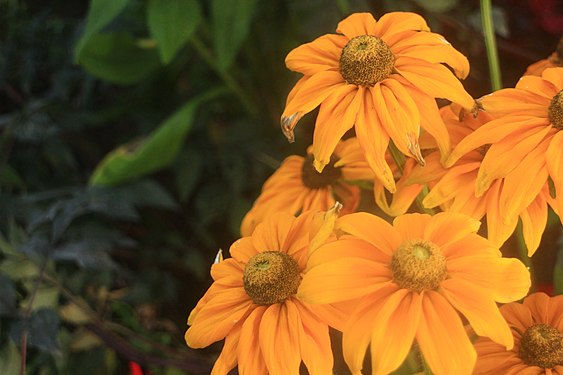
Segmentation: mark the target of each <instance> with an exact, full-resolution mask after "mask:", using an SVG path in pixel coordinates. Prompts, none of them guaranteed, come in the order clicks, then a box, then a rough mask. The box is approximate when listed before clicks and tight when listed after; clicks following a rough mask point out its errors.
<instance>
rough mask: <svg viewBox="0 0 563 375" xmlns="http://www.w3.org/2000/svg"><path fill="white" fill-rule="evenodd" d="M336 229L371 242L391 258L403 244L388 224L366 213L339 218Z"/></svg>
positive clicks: (395, 231)
mask: <svg viewBox="0 0 563 375" xmlns="http://www.w3.org/2000/svg"><path fill="white" fill-rule="evenodd" d="M336 229H338V230H341V231H343V232H346V233H349V234H351V235H353V236H355V237H358V238H361V239H362V240H365V241H367V242H369V243H370V244H372V245H373V246H375V247H376V248H377V249H379V250H380V251H382V252H384V253H385V254H387V255H388V256H389V257H391V255H393V252H394V251H395V249H396V248H397V247H399V246H400V245H401V243H402V239H401V237H400V235H399V233H398V232H397V230H396V229H394V228H393V227H392V226H391V225H390V224H389V223H388V222H386V221H385V220H383V219H381V218H379V217H377V216H375V215H372V214H369V213H366V212H356V213H353V214H350V215H344V216H342V217H340V218H338V220H337V222H336ZM389 259H390V258H389Z"/></svg>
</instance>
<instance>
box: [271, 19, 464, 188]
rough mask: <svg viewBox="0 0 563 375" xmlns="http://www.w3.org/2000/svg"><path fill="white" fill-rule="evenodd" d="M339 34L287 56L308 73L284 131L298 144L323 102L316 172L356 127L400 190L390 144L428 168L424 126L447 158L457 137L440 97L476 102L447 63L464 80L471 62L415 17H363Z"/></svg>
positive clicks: (291, 101) (371, 159) (375, 162)
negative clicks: (443, 115)
mask: <svg viewBox="0 0 563 375" xmlns="http://www.w3.org/2000/svg"><path fill="white" fill-rule="evenodd" d="M336 31H337V33H338V34H328V35H324V36H321V37H319V38H317V39H316V40H314V41H313V42H311V43H307V44H304V45H301V46H299V47H297V48H295V49H294V50H293V51H291V52H290V53H289V54H288V55H287V57H286V60H285V62H286V65H287V67H288V68H289V69H291V70H294V71H296V72H299V73H302V74H303V75H304V76H303V77H302V78H301V79H300V80H299V81H298V82H297V84H296V85H295V87H294V88H293V89H292V91H291V92H290V93H289V95H288V98H287V103H286V107H285V110H284V112H283V114H282V118H281V123H282V130H283V131H284V133H285V135H286V137H287V138H288V139H289V140H290V141H291V140H293V129H294V128H295V126H296V124H297V122H298V121H299V119H300V118H301V117H302V116H303V115H305V114H306V113H308V112H310V111H312V110H313V109H314V108H316V107H317V106H319V105H320V111H319V115H318V117H317V121H316V125H315V130H314V135H313V155H314V165H315V168H316V169H317V170H318V171H322V169H323V168H324V167H325V166H326V165H327V164H329V163H330V156H331V154H332V152H333V150H334V148H335V146H336V144H337V143H338V141H339V140H340V138H342V136H343V135H344V133H346V132H347V131H348V130H349V129H351V128H352V127H353V126H354V125H355V130H356V136H357V137H358V140H359V141H360V145H361V147H362V149H363V150H364V152H365V155H366V159H367V161H368V163H369V165H370V167H371V168H372V169H373V171H374V172H375V174H376V177H377V179H378V180H380V181H381V182H382V183H383V185H384V186H385V187H386V188H387V189H388V190H389V191H390V192H395V181H394V179H393V173H392V172H391V170H390V168H389V165H388V164H387V162H386V160H385V151H386V149H387V146H388V144H389V139H392V140H393V142H394V143H395V145H396V146H397V148H398V149H399V150H400V151H401V152H402V153H404V154H405V155H409V156H412V157H414V158H415V159H416V160H417V161H418V162H419V163H421V164H424V159H423V157H422V155H421V153H420V147H419V143H418V137H419V132H420V127H421V126H422V128H423V129H424V130H426V132H428V133H429V134H431V135H432V136H433V137H434V138H436V141H437V143H438V146H439V148H440V151H441V152H442V153H443V155H444V156H446V155H447V154H448V153H449V151H450V144H449V136H448V132H447V129H446V127H445V126H444V124H443V123H442V121H441V120H440V116H439V113H438V107H437V105H436V101H435V98H446V99H449V100H451V101H453V102H456V103H459V104H461V105H462V106H463V107H465V108H468V109H471V108H472V107H473V105H474V101H473V99H472V98H471V96H470V95H469V94H468V93H467V92H466V91H465V90H464V88H463V86H462V85H461V83H460V81H459V80H458V79H457V78H456V77H455V76H454V74H453V73H452V72H451V71H450V70H449V69H448V68H447V67H446V66H444V65H442V63H445V64H447V65H449V66H450V67H451V68H452V69H453V71H454V72H455V75H457V76H458V77H461V78H465V77H466V76H467V74H468V73H469V63H468V61H467V59H466V58H465V56H463V55H462V54H461V53H460V52H458V51H457V50H456V49H454V48H453V47H452V46H451V45H450V43H448V42H447V41H446V40H445V39H444V38H443V37H442V36H441V35H439V34H436V33H432V32H430V29H429V28H428V26H427V24H426V22H425V21H424V19H423V18H422V17H420V16H419V15H417V14H414V13H406V12H405V13H403V12H395V13H388V14H385V15H383V16H382V17H381V18H380V19H379V20H378V21H376V20H375V19H374V18H373V16H372V15H371V14H369V13H356V14H352V15H351V16H349V17H348V18H346V19H344V20H343V21H341V22H340V23H339V24H338V28H337V29H336Z"/></svg>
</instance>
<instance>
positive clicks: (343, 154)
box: [241, 138, 373, 236]
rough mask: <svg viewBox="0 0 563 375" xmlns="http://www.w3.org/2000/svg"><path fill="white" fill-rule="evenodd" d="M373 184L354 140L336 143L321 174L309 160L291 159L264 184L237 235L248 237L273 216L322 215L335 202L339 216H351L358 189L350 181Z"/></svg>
mask: <svg viewBox="0 0 563 375" xmlns="http://www.w3.org/2000/svg"><path fill="white" fill-rule="evenodd" d="M356 180H370V181H373V172H372V171H371V169H370V168H369V166H368V165H367V163H366V161H365V158H364V156H363V154H362V152H361V149H360V146H359V144H358V141H357V139H356V138H349V139H347V140H345V141H342V142H340V143H339V144H338V145H337V146H336V148H335V150H334V154H333V155H332V158H331V162H330V164H329V165H328V166H327V167H326V168H325V169H323V171H322V172H321V173H319V172H317V171H316V170H315V169H314V168H313V161H312V157H311V156H308V157H307V158H304V157H301V156H297V155H292V156H289V157H288V158H286V159H285V160H284V161H283V162H282V165H281V166H280V167H279V169H278V170H277V171H276V172H275V173H274V174H273V175H272V176H271V177H270V178H269V179H268V180H267V181H266V182H265V183H264V186H263V187H262V193H261V194H260V196H259V197H258V199H257V200H256V202H255V203H254V205H253V207H252V209H251V210H250V211H249V212H248V213H247V214H246V216H245V217H244V219H243V220H242V224H241V234H242V235H243V236H249V235H250V234H251V233H252V231H253V230H254V228H255V227H256V225H257V224H258V223H260V222H261V221H262V220H264V218H266V217H269V216H271V215H273V214H275V213H276V212H287V213H289V214H291V215H297V214H299V213H300V212H303V211H309V210H316V211H326V210H328V209H329V208H331V207H333V206H334V204H335V203H336V201H339V202H340V203H342V205H343V206H344V207H343V212H342V213H343V214H344V213H351V212H354V210H355V209H356V207H358V204H359V202H360V188H359V187H358V186H355V185H352V184H351V183H350V181H356Z"/></svg>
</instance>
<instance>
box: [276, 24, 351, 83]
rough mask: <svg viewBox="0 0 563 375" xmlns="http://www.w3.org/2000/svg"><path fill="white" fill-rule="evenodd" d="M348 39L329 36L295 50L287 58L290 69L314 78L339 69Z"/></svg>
mask: <svg viewBox="0 0 563 375" xmlns="http://www.w3.org/2000/svg"><path fill="white" fill-rule="evenodd" d="M347 42H348V39H347V38H346V37H344V36H342V35H334V34H327V35H323V36H321V37H319V38H317V39H315V40H314V41H312V42H310V43H306V44H302V45H300V46H299V47H297V48H295V49H293V50H292V51H291V52H290V53H289V54H288V55H287V57H286V58H285V65H286V66H287V67H288V69H290V70H293V71H296V72H299V73H303V74H305V75H306V76H312V75H314V74H316V73H319V72H322V71H325V70H329V69H338V66H339V63H338V61H339V60H340V54H341V53H342V48H344V46H345V45H346V43H347Z"/></svg>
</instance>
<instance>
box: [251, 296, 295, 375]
mask: <svg viewBox="0 0 563 375" xmlns="http://www.w3.org/2000/svg"><path fill="white" fill-rule="evenodd" d="M300 326H301V319H300V318H299V310H298V309H297V307H296V306H295V304H294V303H293V302H292V301H291V300H287V301H285V302H284V303H277V304H274V305H270V306H268V308H267V309H266V311H265V312H264V315H263V316H262V320H261V322H260V335H259V343H260V351H261V352H262V356H263V358H264V362H266V367H268V372H269V373H270V374H271V375H287V374H297V373H299V364H300V363H301V356H300V353H299V350H296V349H297V348H299V331H298V330H299V328H300Z"/></svg>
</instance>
